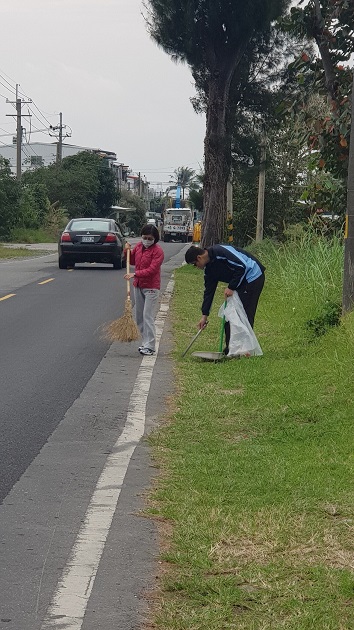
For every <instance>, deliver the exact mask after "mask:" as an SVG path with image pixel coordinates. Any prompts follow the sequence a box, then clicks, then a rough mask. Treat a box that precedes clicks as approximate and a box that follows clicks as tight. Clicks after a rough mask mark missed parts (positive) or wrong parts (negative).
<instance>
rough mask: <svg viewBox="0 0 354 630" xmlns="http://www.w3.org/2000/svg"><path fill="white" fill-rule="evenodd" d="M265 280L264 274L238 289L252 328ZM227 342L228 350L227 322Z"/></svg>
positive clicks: (228, 331) (227, 333) (228, 334)
mask: <svg viewBox="0 0 354 630" xmlns="http://www.w3.org/2000/svg"><path fill="white" fill-rule="evenodd" d="M264 280H265V276H264V273H262V275H261V276H259V278H257V280H253V282H250V283H248V284H244V285H241V286H240V287H239V289H237V293H238V296H239V298H240V300H241V302H242V304H243V308H244V309H245V311H246V315H247V317H248V321H249V323H250V324H251V326H252V328H253V325H254V318H255V315H256V310H257V306H258V300H259V296H260V294H261V293H262V289H263V286H264ZM225 341H226V347H227V348H228V347H229V342H230V324H229V322H225Z"/></svg>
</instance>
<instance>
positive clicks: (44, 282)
mask: <svg viewBox="0 0 354 630" xmlns="http://www.w3.org/2000/svg"><path fill="white" fill-rule="evenodd" d="M52 280H54V278H49V279H48V280H43V282H38V284H47V282H52Z"/></svg>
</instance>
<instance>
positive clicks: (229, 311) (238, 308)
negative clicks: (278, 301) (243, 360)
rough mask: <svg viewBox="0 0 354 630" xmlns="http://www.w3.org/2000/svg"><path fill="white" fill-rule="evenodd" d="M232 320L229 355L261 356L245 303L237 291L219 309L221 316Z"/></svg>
mask: <svg viewBox="0 0 354 630" xmlns="http://www.w3.org/2000/svg"><path fill="white" fill-rule="evenodd" d="M224 315H225V320H226V321H227V322H230V342H229V353H228V355H227V356H228V357H238V356H246V357H253V356H260V355H262V354H263V352H262V349H261V346H260V345H259V343H258V341H257V337H256V335H255V334H254V332H253V329H252V326H251V324H250V323H249V321H248V317H247V315H246V312H245V309H244V308H243V304H242V302H241V300H240V298H239V296H238V294H237V292H236V291H234V292H233V294H232V295H231V296H230V297H229V298H227V304H226V306H224V304H223V305H222V306H221V307H220V309H219V317H224Z"/></svg>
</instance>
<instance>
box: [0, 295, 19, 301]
mask: <svg viewBox="0 0 354 630" xmlns="http://www.w3.org/2000/svg"><path fill="white" fill-rule="evenodd" d="M14 295H16V293H9V295H4V297H2V298H0V302H2V301H3V300H8V299H9V298H10V297H13V296H14Z"/></svg>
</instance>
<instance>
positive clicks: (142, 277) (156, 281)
mask: <svg viewBox="0 0 354 630" xmlns="http://www.w3.org/2000/svg"><path fill="white" fill-rule="evenodd" d="M159 239H160V235H159V232H158V230H157V228H156V227H155V226H154V225H152V224H147V225H144V227H143V228H142V230H141V242H140V243H138V244H137V245H135V247H134V249H133V250H132V251H131V253H130V262H131V264H132V265H135V272H134V273H126V274H125V276H124V278H125V279H126V280H130V279H131V278H134V281H133V285H134V297H135V319H136V323H137V325H138V327H139V330H140V332H141V336H142V346H140V348H139V352H140V354H144V355H152V354H154V353H155V341H156V340H155V335H156V332H155V316H156V311H157V306H158V299H159V294H160V286H161V265H162V263H163V259H164V253H163V250H162V248H161V247H160V245H157V243H158V241H159ZM126 247H127V248H129V249H130V244H129V243H127V245H126Z"/></svg>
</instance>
